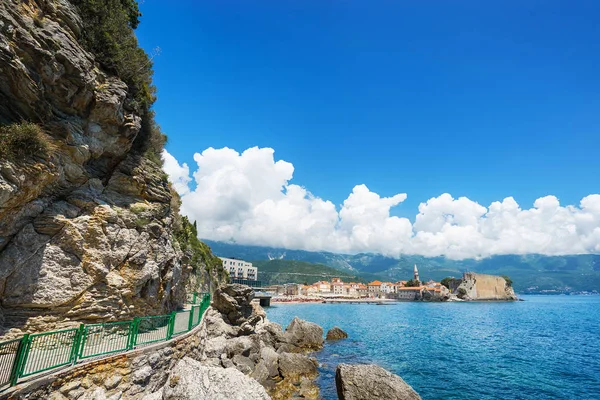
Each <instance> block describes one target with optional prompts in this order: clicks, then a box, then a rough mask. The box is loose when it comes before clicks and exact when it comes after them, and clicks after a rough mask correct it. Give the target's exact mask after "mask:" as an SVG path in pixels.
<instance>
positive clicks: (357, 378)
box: [335, 364, 421, 400]
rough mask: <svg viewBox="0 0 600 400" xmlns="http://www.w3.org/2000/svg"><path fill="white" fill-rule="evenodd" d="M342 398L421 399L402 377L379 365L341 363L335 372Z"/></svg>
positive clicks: (351, 399)
mask: <svg viewBox="0 0 600 400" xmlns="http://www.w3.org/2000/svg"><path fill="white" fill-rule="evenodd" d="M335 385H336V388H337V393H338V398H339V399H340V400H371V399H387V400H420V399H421V396H419V394H418V393H417V392H415V391H414V390H413V388H412V387H410V385H408V384H407V383H406V382H404V380H403V379H402V378H400V377H399V376H398V375H394V374H392V373H390V372H388V371H386V370H385V369H383V368H381V367H379V366H377V365H349V364H340V365H338V366H337V369H336V372H335Z"/></svg>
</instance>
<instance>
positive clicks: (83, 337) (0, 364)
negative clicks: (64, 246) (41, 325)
mask: <svg viewBox="0 0 600 400" xmlns="http://www.w3.org/2000/svg"><path fill="white" fill-rule="evenodd" d="M192 300H193V301H194V303H193V304H194V305H193V306H192V309H191V310H188V311H181V312H173V313H171V314H169V315H156V316H149V317H139V318H135V319H134V320H133V321H121V322H110V323H104V324H91V325H84V324H82V325H80V327H79V328H73V329H65V330H60V331H54V332H44V333H36V334H32V335H29V334H27V335H24V336H23V337H22V338H18V339H13V340H9V341H6V342H1V343H0V391H2V390H4V389H6V388H7V387H9V386H14V385H16V384H17V383H18V381H19V379H20V378H24V377H27V376H31V375H35V374H39V373H42V372H45V371H50V370H53V369H56V368H60V367H63V366H66V365H73V364H75V363H77V361H78V360H85V359H88V358H92V357H101V356H105V355H108V354H113V353H119V352H125V351H129V350H132V349H133V348H135V347H136V346H142V345H146V344H150V343H156V342H161V341H166V340H169V339H171V338H172V337H173V336H175V335H179V334H182V333H185V332H188V331H190V330H191V329H193V328H194V327H196V326H197V325H198V324H199V323H200V320H201V319H202V315H203V314H204V312H205V311H206V309H207V308H208V307H209V306H210V295H209V294H208V293H194V294H193V297H192ZM196 303H197V304H196Z"/></svg>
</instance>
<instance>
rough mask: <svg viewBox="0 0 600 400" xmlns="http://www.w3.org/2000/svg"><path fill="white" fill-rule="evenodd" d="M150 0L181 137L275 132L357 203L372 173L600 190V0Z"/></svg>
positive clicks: (158, 71)
mask: <svg viewBox="0 0 600 400" xmlns="http://www.w3.org/2000/svg"><path fill="white" fill-rule="evenodd" d="M450 3H453V4H450ZM495 3H496V4H489V2H481V1H454V2H448V1H427V2H424V1H375V2H366V1H252V2H247V1H223V0H219V1H216V0H215V1H177V2H174V1H173V2H171V1H169V2H166V1H158V0H146V1H144V2H143V4H142V5H141V11H142V13H143V17H142V23H141V24H140V27H139V28H138V30H137V34H138V37H139V40H140V43H141V44H142V46H143V47H144V48H145V49H147V50H148V51H149V52H150V51H151V50H152V49H153V48H154V47H156V46H159V47H160V48H161V53H160V55H159V56H158V57H157V58H156V59H155V83H156V86H157V87H158V102H157V103H156V105H155V109H156V111H157V120H158V122H159V123H160V124H161V126H162V128H163V130H164V132H165V133H167V134H168V135H169V143H168V145H167V149H168V151H169V152H170V153H171V154H172V155H173V156H175V157H176V158H177V160H179V161H180V162H187V163H188V164H189V165H190V167H191V168H192V169H194V166H195V163H194V161H193V159H192V157H193V154H194V152H202V151H203V150H204V149H206V148H208V147H211V146H212V147H214V148H221V147H225V146H228V147H230V148H234V149H236V150H238V151H240V152H241V151H243V150H245V149H247V148H249V147H252V146H260V147H271V148H273V149H274V150H275V157H276V159H283V160H286V161H288V162H290V163H292V164H293V165H294V167H295V170H294V179H293V182H294V183H296V184H298V185H302V186H305V187H306V188H307V189H308V190H310V191H311V192H312V193H314V194H315V195H316V196H319V197H322V198H325V199H329V200H331V201H333V202H334V203H335V204H340V203H341V202H342V201H343V200H344V199H345V198H346V197H347V196H348V194H349V193H350V192H351V191H352V188H353V187H354V186H355V185H357V184H366V185H367V186H368V187H369V189H371V190H372V191H374V192H377V193H379V194H380V195H382V196H392V195H394V194H396V193H399V192H406V193H408V199H407V200H406V201H405V202H403V203H402V204H400V205H399V206H398V207H397V208H396V210H395V211H394V214H396V215H400V216H406V217H410V218H411V219H412V218H414V215H415V213H416V210H417V206H418V204H419V203H420V202H423V201H426V200H427V199H429V198H431V197H434V196H439V195H440V194H442V193H444V192H448V193H451V194H452V195H453V196H454V197H455V198H456V197H459V196H467V197H469V198H470V199H471V200H473V201H477V202H479V203H480V204H482V205H484V206H488V205H489V204H490V203H491V202H492V201H495V200H502V199H503V198H505V197H507V196H514V197H515V199H516V200H517V201H518V202H519V204H521V205H522V206H524V207H525V206H526V207H530V206H531V204H532V203H533V201H534V200H535V199H536V198H538V197H541V196H544V195H548V194H552V195H555V196H557V197H558V198H559V199H560V201H561V204H563V205H564V204H578V203H579V201H580V200H581V198H582V197H584V196H586V195H588V194H590V193H598V191H599V187H600V178H599V177H600V162H599V157H598V152H599V151H598V149H599V148H600V73H599V71H600V40H598V39H599V38H600V24H598V23H597V17H598V15H600V3H599V2H597V1H578V2H568V1H527V2H522V1H503V2H495Z"/></svg>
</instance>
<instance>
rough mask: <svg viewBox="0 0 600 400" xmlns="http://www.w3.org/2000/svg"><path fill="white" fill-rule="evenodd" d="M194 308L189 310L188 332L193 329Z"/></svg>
mask: <svg viewBox="0 0 600 400" xmlns="http://www.w3.org/2000/svg"><path fill="white" fill-rule="evenodd" d="M194 307H195V306H192V308H191V310H190V320H189V321H188V331H191V330H192V328H193V327H194Z"/></svg>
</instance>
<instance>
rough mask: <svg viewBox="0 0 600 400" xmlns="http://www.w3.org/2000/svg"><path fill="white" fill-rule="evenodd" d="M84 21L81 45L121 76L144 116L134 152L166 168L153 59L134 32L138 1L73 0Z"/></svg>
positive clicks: (132, 104) (135, 107)
mask: <svg viewBox="0 0 600 400" xmlns="http://www.w3.org/2000/svg"><path fill="white" fill-rule="evenodd" d="M72 2H73V3H74V4H75V5H76V6H77V8H78V9H79V12H80V14H81V18H82V20H83V30H82V34H81V35H82V36H81V42H82V44H83V46H84V47H85V48H86V49H87V50H88V51H89V52H91V53H93V54H94V56H95V57H96V61H98V63H99V64H100V66H101V67H102V68H103V69H105V70H107V71H108V72H110V73H113V74H115V75H116V76H118V77H119V78H120V79H121V80H122V81H123V82H125V83H126V84H127V86H128V88H129V96H128V104H127V106H128V107H129V108H131V109H133V110H135V111H136V112H137V113H138V114H139V115H140V116H141V117H142V129H141V130H140V132H139V133H138V136H137V137H136V139H135V142H134V144H133V149H134V151H137V152H138V153H140V154H144V155H145V156H146V157H147V158H148V159H150V160H151V161H153V162H155V163H157V164H159V165H162V159H161V157H160V155H161V152H162V149H163V147H164V144H165V142H166V136H165V135H164V134H163V133H162V132H161V130H160V127H159V126H158V124H156V122H155V120H154V112H153V111H152V110H151V107H152V104H153V103H154V101H155V100H156V96H155V94H156V88H155V87H154V85H153V84H152V75H153V73H154V72H153V70H152V59H151V58H150V57H149V56H148V54H147V53H146V52H145V51H144V50H143V49H142V48H141V47H139V45H138V41H137V38H136V36H135V33H134V31H133V30H134V29H135V28H137V26H138V24H139V22H140V21H139V17H140V16H141V14H140V12H139V9H138V3H137V1H135V0H72Z"/></svg>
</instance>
